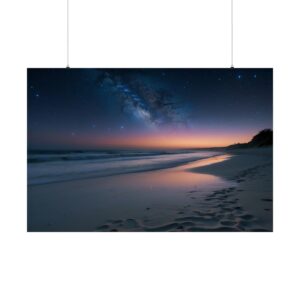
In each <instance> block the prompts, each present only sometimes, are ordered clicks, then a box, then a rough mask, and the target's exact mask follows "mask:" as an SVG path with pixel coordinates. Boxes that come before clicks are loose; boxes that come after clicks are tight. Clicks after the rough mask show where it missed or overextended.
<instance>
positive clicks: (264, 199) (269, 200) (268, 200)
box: [261, 198, 272, 202]
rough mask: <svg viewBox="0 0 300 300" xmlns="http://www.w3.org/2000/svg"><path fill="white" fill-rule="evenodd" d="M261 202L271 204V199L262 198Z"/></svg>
mask: <svg viewBox="0 0 300 300" xmlns="http://www.w3.org/2000/svg"><path fill="white" fill-rule="evenodd" d="M261 201H266V202H272V199H269V198H263V199H261Z"/></svg>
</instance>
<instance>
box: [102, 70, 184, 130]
mask: <svg viewBox="0 0 300 300" xmlns="http://www.w3.org/2000/svg"><path fill="white" fill-rule="evenodd" d="M98 72H99V75H98V77H97V84H98V85H99V86H100V87H101V88H106V89H109V90H111V92H112V93H115V94H117V95H118V96H119V97H120V99H121V100H122V110H123V111H124V112H125V113H128V114H130V115H133V116H134V117H135V118H137V119H140V120H142V121H144V122H145V124H147V125H148V126H149V127H150V128H158V127H161V126H171V127H184V126H186V121H185V120H184V118H183V113H182V110H181V107H180V105H181V104H180V102H179V101H178V100H177V101H176V100H175V99H174V96H173V95H172V94H171V93H170V92H169V91H167V90H165V89H162V88H158V89H155V88H153V87H151V86H150V85H147V84H146V83H145V82H143V81H142V80H140V79H139V78H138V76H136V77H133V78H132V76H122V75H121V74H119V73H118V72H117V71H111V72H109V71H98Z"/></svg>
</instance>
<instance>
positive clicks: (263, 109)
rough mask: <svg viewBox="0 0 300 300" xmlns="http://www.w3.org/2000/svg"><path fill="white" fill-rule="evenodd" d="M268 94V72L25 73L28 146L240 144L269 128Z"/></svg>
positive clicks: (63, 70) (49, 71) (34, 70)
mask: <svg viewBox="0 0 300 300" xmlns="http://www.w3.org/2000/svg"><path fill="white" fill-rule="evenodd" d="M272 89H273V88H272V69H29V70H28V146H29V148H35V149H56V148H57V149H66V148H68V149H69V148H72V149H73V148H74V149H81V148H82V149H94V148H101V147H127V146H128V147H135V146H137V147H142V146H143V144H144V146H145V147H149V146H150V147H151V146H153V147H160V146H161V147H168V143H167V141H166V140H169V141H170V146H171V147H194V146H199V147H201V146H221V145H226V144H230V143H233V142H244V141H247V140H248V139H249V138H251V136H252V135H254V134H255V133H257V132H258V131H260V130H262V129H264V128H272ZM185 141H186V145H184V143H185ZM152 144H153V145H152Z"/></svg>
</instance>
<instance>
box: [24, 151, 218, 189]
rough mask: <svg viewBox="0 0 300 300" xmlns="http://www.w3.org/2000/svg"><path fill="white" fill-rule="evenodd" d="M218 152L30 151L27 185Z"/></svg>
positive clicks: (165, 164)
mask: <svg viewBox="0 0 300 300" xmlns="http://www.w3.org/2000/svg"><path fill="white" fill-rule="evenodd" d="M219 154H220V153H219V152H216V151H204V150H197V151H195V150H167V151H161V150H160V151H159V150H151V151H147V150H98V151H45V150H42V151H37V150H35V151H28V157H27V162H28V168H27V172H28V185H36V184H47V183H54V182H61V181H70V180H76V179H84V178H93V177H103V176H111V175H118V174H126V173H133V172H142V171H150V170H158V169H165V168H170V167H176V166H178V165H181V164H185V163H189V162H193V161H196V160H199V159H203V158H208V157H212V156H215V155H219Z"/></svg>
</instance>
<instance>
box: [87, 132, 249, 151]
mask: <svg viewBox="0 0 300 300" xmlns="http://www.w3.org/2000/svg"><path fill="white" fill-rule="evenodd" d="M250 139H251V134H249V135H236V134H218V135H217V134H215V135H212V134H206V135H204V134H201V135H199V134H188V135H187V134H181V135H180V134H169V135H167V134H155V135H138V136H137V135H134V136H122V137H120V136H118V137H110V138H107V139H105V141H101V138H100V139H99V140H97V141H95V140H94V141H91V140H89V143H91V144H95V146H105V147H125V148H180V149H182V148H209V147H225V146H229V145H231V144H235V143H245V142H248V141H249V140H250Z"/></svg>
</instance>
